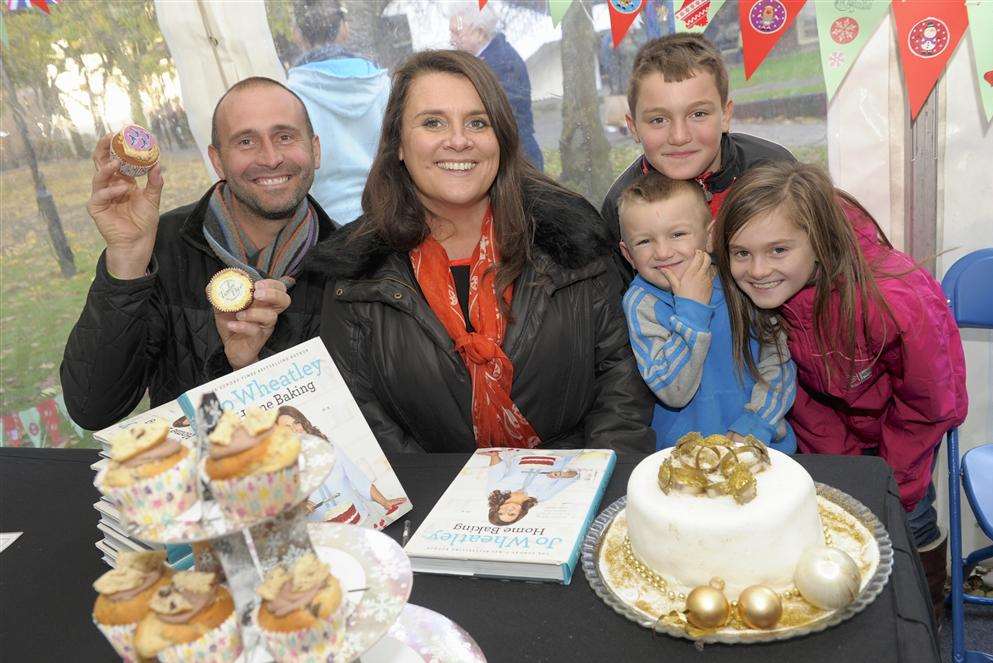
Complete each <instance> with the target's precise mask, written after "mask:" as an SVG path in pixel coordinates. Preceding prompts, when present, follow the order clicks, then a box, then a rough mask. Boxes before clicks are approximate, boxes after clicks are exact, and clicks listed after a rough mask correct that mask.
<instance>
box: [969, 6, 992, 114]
mask: <svg viewBox="0 0 993 663" xmlns="http://www.w3.org/2000/svg"><path fill="white" fill-rule="evenodd" d="M965 7H966V9H968V10H969V35H970V36H971V38H972V54H973V56H974V57H975V58H976V85H978V86H979V96H980V98H981V99H982V100H983V109H984V110H985V111H986V120H987V121H989V120H991V119H993V0H966V3H965Z"/></svg>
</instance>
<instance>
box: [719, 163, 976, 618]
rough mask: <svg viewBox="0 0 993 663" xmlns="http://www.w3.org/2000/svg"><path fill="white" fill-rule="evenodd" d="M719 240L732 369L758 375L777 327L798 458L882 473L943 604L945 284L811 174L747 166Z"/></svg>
mask: <svg viewBox="0 0 993 663" xmlns="http://www.w3.org/2000/svg"><path fill="white" fill-rule="evenodd" d="M715 244H716V259H717V264H718V268H719V270H720V275H721V278H722V279H723V280H724V282H725V283H730V282H732V281H733V282H734V283H736V284H737V286H738V287H737V288H727V293H726V295H725V296H726V299H727V303H728V308H729V311H730V314H731V323H732V330H733V335H734V347H735V356H736V359H737V362H738V365H739V366H740V367H742V368H743V369H744V370H749V371H751V372H752V374H753V375H754V374H755V366H754V362H753V360H752V357H751V353H749V352H748V351H747V348H748V337H749V336H750V335H754V336H757V337H758V339H759V342H762V340H763V339H771V338H772V337H773V334H774V331H775V328H774V325H775V320H776V319H778V320H779V321H781V322H782V323H784V324H785V328H786V330H787V333H788V336H789V350H790V355H791V356H792V358H793V361H794V362H796V367H797V383H798V384H797V396H796V402H795V404H794V405H793V410H792V412H791V413H790V415H789V420H790V423H791V424H792V425H793V430H794V431H795V432H796V437H797V443H798V446H799V448H800V450H801V451H803V452H806V453H830V454H848V455H859V454H871V455H879V456H881V457H882V458H883V459H884V460H885V461H886V462H887V463H888V464H889V466H890V467H891V468H892V469H893V474H894V476H895V477H896V481H897V483H898V484H899V487H900V498H901V501H902V502H903V507H904V509H906V510H907V511H908V512H909V513H908V520H909V523H910V527H911V531H912V533H913V535H914V539H915V543H916V545H917V547H918V549H919V550H922V551H933V552H931V553H929V554H928V555H925V556H924V561H925V570H929V569H928V568H927V567H928V566H929V561H930V560H929V559H928V557H930V556H933V557H934V562H933V566H934V574H932V573H930V572H929V573H928V580H929V584H931V583H932V581H933V583H934V584H933V586H932V598H935V599H937V598H938V597H940V595H941V591H942V590H941V586H940V585H939V579H938V578H937V577H934V578H932V575H936V574H938V573H939V572H940V574H941V576H942V580H941V583H940V584H941V585H943V575H944V569H945V565H944V559H945V554H944V547H945V546H944V540H943V539H942V538H941V533H940V531H939V529H938V526H937V513H936V512H935V510H934V508H933V501H934V486H933V484H932V483H931V472H932V469H933V467H934V460H935V456H936V452H937V447H938V445H939V443H940V442H941V439H942V436H943V435H944V434H945V432H946V431H948V429H950V428H951V427H953V426H957V425H959V424H960V423H961V422H962V420H963V419H965V414H966V407H967V396H966V389H965V359H964V356H963V352H962V341H961V339H960V338H959V331H958V327H957V326H956V324H955V320H954V319H953V318H952V315H951V311H950V310H949V308H948V304H947V302H946V299H945V295H944V293H943V292H942V290H941V286H940V285H939V284H938V282H937V281H936V280H935V279H934V278H933V277H932V276H931V275H930V274H928V273H927V272H926V271H924V270H923V269H921V268H920V267H918V266H917V265H916V264H915V263H914V261H913V260H912V259H911V258H910V257H908V256H907V255H905V254H903V253H901V252H899V251H897V250H895V249H894V248H893V246H892V245H891V244H890V243H889V241H887V239H886V237H885V236H884V235H883V233H882V231H881V230H880V229H879V226H878V225H877V224H876V222H875V221H874V220H873V218H872V217H871V216H870V215H869V213H868V212H867V211H866V210H865V209H864V208H863V207H862V206H861V205H859V203H858V202H856V201H855V200H854V199H853V198H851V197H850V196H848V195H847V194H845V193H843V192H840V191H838V190H836V189H835V188H834V186H833V184H832V183H831V180H830V178H829V177H828V175H827V174H826V173H825V172H824V171H823V170H822V169H820V168H818V167H816V166H811V165H804V164H794V163H785V162H784V163H770V164H767V165H762V166H758V167H756V168H753V169H751V170H749V171H748V173H746V174H745V175H744V176H742V177H741V178H740V179H739V180H738V182H736V184H735V186H734V187H733V189H732V191H731V193H730V194H729V195H728V197H727V199H726V200H725V202H724V205H723V206H722V207H721V210H720V214H719V215H718V218H717V228H716V230H715ZM939 556H940V563H939V560H938V558H939Z"/></svg>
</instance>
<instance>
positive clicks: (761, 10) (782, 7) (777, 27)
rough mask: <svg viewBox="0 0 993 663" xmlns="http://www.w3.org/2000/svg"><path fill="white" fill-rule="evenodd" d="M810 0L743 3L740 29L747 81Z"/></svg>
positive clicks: (740, 10)
mask: <svg viewBox="0 0 993 663" xmlns="http://www.w3.org/2000/svg"><path fill="white" fill-rule="evenodd" d="M806 2H807V0H741V2H739V3H738V22H739V23H740V25H741V54H742V57H743V58H744V60H745V79H746V80H747V79H749V78H751V77H752V74H754V73H755V70H756V69H758V68H759V65H760V64H762V61H763V60H765V56H767V55H768V54H769V51H771V50H772V49H773V47H774V46H775V45H776V43H777V42H778V41H779V38H780V37H782V36H783V34H784V33H785V32H786V31H787V30H788V29H789V27H790V26H791V25H793V22H794V21H795V20H796V16H797V14H799V13H800V10H801V9H803V5H804V3H806Z"/></svg>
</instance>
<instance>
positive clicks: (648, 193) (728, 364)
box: [618, 173, 796, 453]
mask: <svg viewBox="0 0 993 663" xmlns="http://www.w3.org/2000/svg"><path fill="white" fill-rule="evenodd" d="M618 202H619V205H620V230H621V237H622V240H621V242H620V249H621V253H622V254H624V257H625V258H626V259H627V260H628V262H629V263H631V266H632V267H633V268H634V269H635V271H636V272H637V273H638V275H637V276H636V277H635V279H634V281H633V282H632V283H631V286H630V288H628V291H627V293H625V295H624V314H625V316H626V317H627V321H628V333H629V335H630V338H631V347H632V349H633V350H634V356H635V358H636V359H637V362H638V370H639V371H640V372H641V377H642V378H643V379H644V380H645V382H646V383H647V384H648V386H649V387H650V388H651V390H652V391H653V392H654V393H655V396H656V398H657V399H658V402H657V403H656V404H655V415H654V417H653V421H652V428H654V429H655V435H656V448H658V449H661V448H663V447H667V446H672V445H673V444H675V442H676V440H678V439H679V438H680V437H681V436H682V435H684V434H686V433H689V432H691V431H698V432H700V433H701V434H703V435H710V434H713V433H721V434H724V433H727V434H728V435H729V436H732V437H734V436H741V437H744V436H746V435H754V436H755V437H756V438H758V439H760V440H762V441H763V442H765V443H766V444H769V445H771V446H772V448H774V449H778V450H779V451H782V452H784V453H793V452H794V451H795V450H796V439H795V437H794V435H793V430H792V429H791V428H790V426H789V424H787V423H786V421H785V420H784V418H783V417H784V416H785V415H786V412H787V411H788V410H789V409H790V407H791V406H792V405H793V399H794V398H795V396H796V367H795V366H794V365H793V362H792V361H791V360H790V358H789V350H788V349H787V347H786V339H785V336H782V337H781V339H780V341H781V342H779V343H777V344H775V345H763V346H761V347H759V344H758V343H757V342H755V343H753V345H752V353H753V356H755V357H756V359H757V361H758V366H759V371H760V374H761V375H762V380H761V381H759V382H756V381H755V380H754V379H753V378H751V376H750V375H748V374H747V373H743V374H739V372H738V371H737V370H736V369H735V362H734V359H733V355H732V349H731V348H732V345H731V321H730V317H729V315H728V310H727V306H726V305H725V303H724V291H723V289H722V287H721V281H720V278H719V277H718V276H717V275H716V273H715V272H714V270H713V269H712V268H711V266H710V256H709V255H708V253H707V252H708V251H709V250H710V248H711V246H710V245H711V232H712V230H713V221H711V219H710V211H709V209H708V207H707V202H706V200H705V199H704V192H703V190H702V189H701V188H700V186H699V185H698V184H696V182H693V181H687V180H674V179H669V178H667V177H665V176H664V175H661V174H659V173H649V174H648V175H642V176H641V177H639V178H638V179H637V180H636V181H635V182H634V184H632V185H631V186H630V187H628V188H627V189H625V190H624V192H623V193H622V194H621V196H620V200H619V201H618Z"/></svg>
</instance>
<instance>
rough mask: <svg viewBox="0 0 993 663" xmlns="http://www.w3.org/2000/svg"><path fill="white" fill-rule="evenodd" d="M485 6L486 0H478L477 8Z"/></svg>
mask: <svg viewBox="0 0 993 663" xmlns="http://www.w3.org/2000/svg"><path fill="white" fill-rule="evenodd" d="M485 6H486V0H479V9H480V11H482V9H483V7H485Z"/></svg>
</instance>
